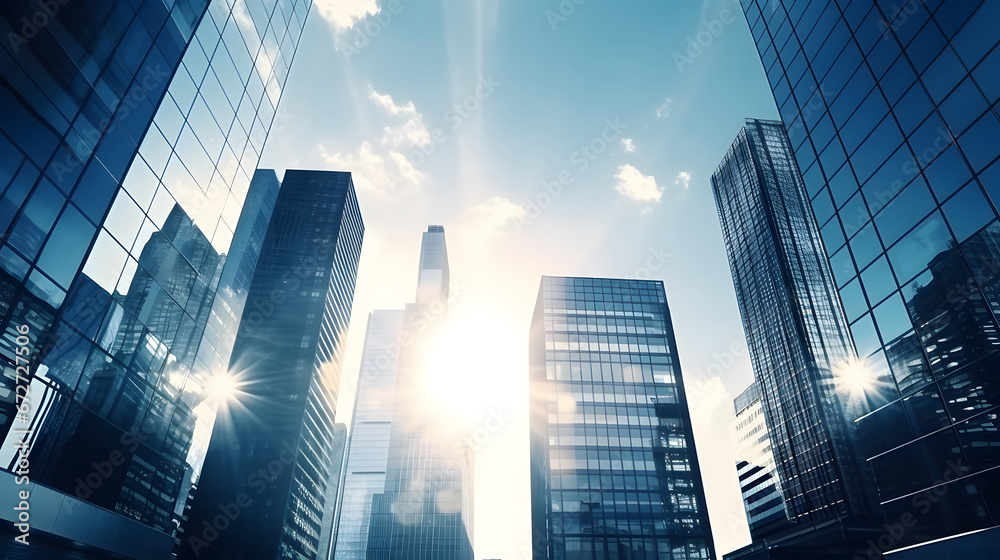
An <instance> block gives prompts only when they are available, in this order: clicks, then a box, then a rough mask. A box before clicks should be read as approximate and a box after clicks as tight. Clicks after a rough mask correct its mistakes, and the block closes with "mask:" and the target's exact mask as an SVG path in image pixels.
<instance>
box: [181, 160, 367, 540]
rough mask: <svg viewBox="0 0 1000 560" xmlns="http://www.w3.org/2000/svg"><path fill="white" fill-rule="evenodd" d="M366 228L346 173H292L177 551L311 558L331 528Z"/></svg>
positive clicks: (255, 281) (270, 231) (253, 286)
mask: <svg viewBox="0 0 1000 560" xmlns="http://www.w3.org/2000/svg"><path fill="white" fill-rule="evenodd" d="M363 235H364V226H363V224H362V221H361V214H360V211H359V209H358V203H357V199H356V198H355V195H354V186H353V183H352V181H351V175H350V174H349V173H341V172H327V171H296V170H289V171H287V172H286V173H285V177H284V180H283V181H282V185H281V190H280V192H279V195H278V200H277V204H276V206H275V209H274V216H273V218H272V219H271V224H270V226H269V228H268V230H267V235H266V237H265V239H264V243H263V247H262V249H261V256H260V261H259V262H258V264H257V269H256V271H255V272H254V275H253V280H252V282H251V284H250V292H249V295H248V298H247V306H246V308H245V309H244V312H243V318H242V320H241V321H240V328H239V334H238V335H237V338H236V344H235V346H234V349H233V354H232V360H231V362H230V367H229V375H231V376H232V379H233V381H234V383H235V386H236V387H237V392H236V394H235V397H234V399H232V402H230V403H229V405H228V407H227V408H225V409H224V413H222V414H220V416H219V418H218V420H217V421H216V426H215V430H214V432H213V434H212V441H211V444H210V445H209V449H208V455H207V457H206V459H205V466H204V468H203V471H202V475H201V478H200V480H199V481H198V489H197V491H196V493H195V495H194V499H193V505H192V506H191V509H190V511H189V512H188V515H187V520H186V522H185V523H184V525H183V533H182V534H181V538H180V541H181V543H180V549H179V557H180V558H182V559H193V558H199V557H202V558H205V557H207V558H213V559H220V560H221V559H229V558H269V559H270V558H276V559H285V558H288V559H292V558H295V559H300V558H308V559H310V560H312V559H315V558H316V557H317V550H319V548H320V547H321V545H320V537H321V535H322V532H323V527H324V526H327V525H332V523H333V519H332V515H333V511H334V507H333V504H332V503H328V492H327V490H328V486H329V485H330V484H336V483H337V480H336V479H337V478H339V475H340V468H339V464H335V461H334V455H335V445H334V423H333V418H334V414H335V413H336V406H337V397H338V390H339V387H340V373H341V372H340V364H341V360H342V353H343V345H344V343H345V338H346V334H347V328H348V323H349V321H350V315H351V305H352V303H353V299H354V285H355V280H356V277H357V266H358V259H359V257H360V254H361V240H362V237H363Z"/></svg>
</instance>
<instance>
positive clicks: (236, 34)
mask: <svg viewBox="0 0 1000 560" xmlns="http://www.w3.org/2000/svg"><path fill="white" fill-rule="evenodd" d="M249 4H252V6H251V5H249ZM249 4H248V3H244V2H242V1H239V2H231V3H227V2H224V1H220V0H216V1H213V2H211V3H208V2H204V1H191V0H180V1H177V2H168V3H162V2H160V3H158V2H146V3H138V2H126V1H117V0H113V1H107V2H32V3H25V2H19V3H18V2H15V3H10V2H7V3H4V4H3V6H2V7H0V30H2V31H3V34H4V37H5V40H4V41H3V50H2V51H0V53H2V54H0V56H2V57H3V59H4V64H3V65H2V71H0V72H2V74H0V96H2V99H3V106H4V110H3V112H2V113H3V114H2V115H0V152H2V157H0V159H2V161H3V166H2V167H3V169H2V171H0V192H2V195H0V230H2V235H0V294H2V296H0V328H2V329H3V335H2V337H0V355H2V356H3V364H4V374H3V376H0V395H2V396H0V440H2V444H0V465H2V468H3V469H4V470H3V471H0V488H2V489H3V491H4V492H11V493H15V494H16V492H17V490H18V488H17V486H18V485H17V484H15V476H14V475H13V474H12V471H14V470H15V459H16V458H17V457H16V455H15V451H16V450H17V448H16V447H15V446H17V445H20V444H22V441H23V445H25V446H26V447H22V448H21V449H30V462H31V464H32V467H33V468H32V472H31V480H32V481H33V482H39V483H41V484H39V485H31V492H32V495H34V496H35V497H36V498H37V499H35V500H32V507H33V508H34V509H33V514H34V515H35V519H34V521H35V523H33V524H32V527H31V528H32V531H31V537H32V554H33V555H34V556H33V557H35V558H45V557H46V555H47V554H53V555H54V557H59V558H61V557H63V554H64V552H63V550H64V544H63V543H65V542H66V541H65V540H64V539H69V540H70V541H72V542H74V543H75V544H74V545H73V547H74V550H77V551H80V550H82V551H84V552H80V553H81V554H88V553H89V552H87V551H94V552H95V553H97V554H99V555H100V556H101V557H104V556H106V555H113V554H119V555H124V556H129V557H144V558H155V557H160V556H162V555H169V553H170V549H171V547H172V546H173V544H172V541H173V532H174V529H175V527H176V523H177V518H178V516H179V515H180V513H181V510H182V508H183V504H184V497H185V496H186V494H187V489H188V488H189V487H190V485H191V482H192V481H193V480H194V479H196V478H197V472H198V470H199V469H200V463H201V459H202V457H203V452H204V445H205V443H206V441H205V439H206V437H207V430H209V429H210V427H211V425H212V422H213V420H214V410H213V409H212V407H211V406H209V405H208V404H206V403H205V402H204V401H205V394H204V390H203V388H204V386H205V382H206V379H207V378H208V377H209V375H210V373H209V370H208V369H207V368H208V367H209V364H210V363H216V362H218V361H219V360H217V359H216V358H214V357H212V354H213V353H215V352H218V353H221V354H222V355H223V356H224V355H226V354H228V352H229V350H230V349H231V348H227V347H226V341H227V340H228V341H229V342H228V343H229V344H230V345H231V340H232V338H231V336H230V335H231V333H230V335H227V334H226V333H225V332H220V327H221V328H222V331H225V330H227V329H233V328H235V324H234V323H235V322H234V321H225V320H223V321H218V320H216V321H215V322H214V327H213V328H212V330H211V332H208V331H207V330H206V329H208V327H207V326H206V323H208V324H212V321H213V319H212V317H213V313H216V314H217V313H220V312H221V313H225V311H226V309H225V307H226V306H224V305H223V303H222V301H221V300H220V299H219V298H217V297H216V293H217V292H218V291H219V290H220V287H219V286H220V283H221V282H222V278H223V277H225V278H227V279H229V278H234V277H232V276H227V273H226V269H227V268H228V267H229V266H230V265H231V264H235V263H241V262H242V263H244V264H247V263H249V264H251V265H252V263H253V262H254V261H255V260H256V255H255V254H254V251H255V250H256V249H255V248H254V246H253V244H252V243H249V238H250V236H251V235H252V234H251V232H250V231H247V232H246V234H245V235H244V236H243V240H242V241H235V240H234V239H233V237H234V233H235V232H236V230H237V229H238V227H237V223H238V221H239V220H240V217H241V210H244V211H245V212H244V213H247V214H249V215H251V216H252V217H253V219H257V218H258V217H259V218H262V219H264V220H265V221H266V220H267V219H268V216H269V212H270V207H267V208H265V207H264V205H263V203H260V202H259V201H258V202H254V201H248V200H247V198H248V191H250V190H251V189H250V177H251V175H252V173H253V170H254V168H255V167H256V163H257V158H258V157H259V154H260V151H261V150H262V147H263V142H264V139H265V137H266V135H267V131H268V129H269V127H270V125H271V122H272V121H273V120H274V118H275V113H276V107H277V103H278V99H279V96H280V90H281V87H282V86H283V84H284V81H285V79H286V77H287V74H288V68H289V65H290V64H291V61H292V57H293V56H294V53H295V49H296V46H297V43H298V39H299V36H300V34H301V30H302V25H303V23H304V21H305V16H306V14H307V12H308V8H309V2H308V1H299V2H297V3H296V2H291V3H287V2H281V3H279V2H274V1H268V2H252V3H249ZM279 4H280V6H279ZM260 196H263V194H261V195H260ZM261 200H263V199H261ZM244 204H246V207H244ZM251 229H252V228H251ZM224 288H225V289H228V290H229V291H228V292H227V294H228V296H227V297H229V298H230V302H229V304H228V305H229V307H231V306H233V305H236V306H237V307H238V306H239V305H240V299H241V298H242V297H245V295H241V294H240V293H239V290H238V287H234V286H228V287H226V286H224ZM216 316H217V315H216ZM18 329H22V330H27V332H28V334H27V335H25V336H27V340H28V344H27V345H24V346H23V347H24V348H26V349H27V350H29V351H30V356H31V363H30V364H29V367H28V369H29V373H30V375H28V376H24V375H21V376H18V375H17V374H16V367H17V366H18V365H22V364H18V363H17V359H16V358H17V357H16V354H15V353H16V350H17V348H18V345H17V343H16V341H17V337H18V336H19V335H20V334H22V333H19V332H18ZM216 335H221V338H216V339H213V341H212V342H209V343H205V341H206V339H207V338H208V337H209V336H216ZM217 343H221V344H217ZM18 385H20V386H21V387H22V388H21V389H20V390H21V391H24V390H25V389H27V390H28V393H29V394H30V396H31V397H30V399H29V400H28V401H27V402H28V404H29V408H30V412H29V413H28V414H27V415H23V416H20V417H16V416H15V415H14V410H15V405H16V404H20V403H18V402H17V401H16V395H17V391H18V389H17V386H18ZM15 430H17V431H15ZM18 431H26V432H28V434H22V433H18ZM0 517H3V518H4V519H11V518H10V512H9V511H5V512H3V513H0ZM46 519H49V520H52V521H51V522H45V521H43V520H46ZM4 526H5V527H6V524H4ZM4 531H6V529H4ZM3 540H4V542H2V543H0V552H4V553H6V552H7V550H6V548H7V546H8V544H7V539H3ZM16 546H22V545H16ZM11 552H12V553H15V552H16V551H11Z"/></svg>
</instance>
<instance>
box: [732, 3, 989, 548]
mask: <svg viewBox="0 0 1000 560" xmlns="http://www.w3.org/2000/svg"><path fill="white" fill-rule="evenodd" d="M900 6H901V7H900ZM900 6H896V5H889V4H887V3H870V2H846V1H839V0H838V1H837V2H833V3H811V4H809V5H806V4H805V3H801V2H795V3H794V4H793V3H792V2H766V3H765V2H763V1H760V0H744V1H743V7H744V9H745V11H746V15H747V21H748V22H749V25H750V29H751V31H752V35H753V37H754V40H755V41H756V43H757V49H758V51H759V52H760V55H761V60H762V61H763V65H764V70H765V71H766V73H767V77H768V81H769V82H770V84H771V88H772V91H773V92H774V98H775V102H776V103H777V106H778V109H779V112H780V114H781V118H782V120H783V121H784V123H785V125H786V126H787V129H788V134H789V138H790V140H791V146H792V148H793V151H794V154H795V159H796V161H797V163H798V167H799V169H800V170H801V172H802V176H803V179H804V183H805V189H806V192H807V194H808V198H809V202H810V206H811V210H812V213H813V214H814V216H815V219H816V222H817V223H818V224H819V226H820V228H821V229H820V231H821V233H822V236H823V242H824V245H825V248H826V251H827V254H828V256H829V263H830V267H831V269H832V270H833V276H834V281H835V286H836V288H837V289H838V290H839V291H840V297H841V300H842V301H843V304H844V308H845V312H846V315H847V320H848V321H849V324H850V329H851V332H852V334H853V338H854V342H855V344H856V346H857V350H858V353H859V355H860V356H861V359H862V361H863V362H864V363H866V364H867V366H868V369H869V372H870V373H869V374H868V375H869V379H875V380H878V379H879V378H882V377H885V376H888V379H885V383H882V384H880V385H879V386H875V385H876V384H875V383H869V384H868V385H869V386H868V387H867V390H868V392H869V393H872V392H873V391H875V392H877V393H878V398H879V399H880V400H883V401H886V402H885V404H883V405H881V406H879V408H877V409H876V410H873V411H872V412H871V413H869V414H868V415H866V416H864V417H863V418H861V419H860V420H858V426H859V429H860V431H861V432H862V433H863V435H864V437H863V438H862V442H863V443H864V444H866V447H867V448H866V449H865V455H866V457H867V458H868V461H869V463H870V464H871V466H872V468H873V470H874V472H875V479H876V482H877V486H878V499H879V501H880V503H881V509H882V510H883V511H884V514H885V517H886V520H887V521H888V522H889V523H890V524H900V523H902V522H903V521H905V522H906V525H907V526H906V527H905V528H906V530H905V531H889V530H884V532H883V534H882V535H881V536H880V537H879V538H878V539H873V544H872V546H871V547H870V548H871V549H872V552H873V553H879V552H882V551H884V550H887V549H894V548H899V547H901V546H905V545H911V544H917V543H921V542H925V541H928V540H932V539H938V538H948V537H952V536H955V535H961V534H965V533H971V534H969V535H967V536H965V537H963V539H962V540H963V541H964V542H965V543H968V544H967V545H957V544H956V546H967V547H968V549H969V550H972V549H975V548H976V547H979V549H982V548H983V547H986V546H988V545H985V544H983V543H985V542H986V540H985V539H988V538H995V537H990V535H995V534H997V533H998V532H1000V529H996V528H995V527H997V525H1000V490H998V489H1000V471H998V470H997V469H995V468H994V467H995V466H996V455H995V453H992V452H990V453H985V452H984V450H986V449H995V448H996V445H997V441H998V440H997V437H998V435H997V434H1000V431H998V426H997V424H996V420H995V419H994V417H995V415H996V413H997V410H998V406H1000V393H998V392H997V390H998V388H997V384H996V382H995V380H994V378H995V377H996V376H995V372H996V371H997V368H998V367H1000V353H998V350H1000V337H998V336H997V328H998V327H997V315H996V313H997V312H998V309H1000V308H998V307H997V294H996V284H997V282H998V280H997V279H998V274H997V271H998V269H1000V267H998V266H997V262H998V257H1000V253H998V251H997V248H998V245H997V243H996V236H997V235H998V233H1000V225H998V224H1000V222H997V216H998V214H997V200H998V199H997V197H998V196H1000V175H998V172H1000V165H998V164H997V163H996V159H997V156H998V155H1000V143H998V142H997V141H996V139H997V137H998V136H1000V117H998V114H997V109H996V103H997V101H998V99H1000V82H998V81H997V76H1000V50H998V49H997V43H998V41H1000V30H998V29H997V27H996V25H995V23H996V21H997V19H998V18H1000V2H997V1H996V0H977V1H970V2H959V3H954V2H952V3H946V2H907V3H901V4H900ZM928 492H930V493H932V495H933V496H934V498H935V499H934V500H927V499H925V497H926V496H927V495H928V494H927V493H928ZM890 528H892V525H890ZM982 529H990V530H989V531H986V532H979V533H972V532H974V531H979V530H982ZM963 550H965V549H963ZM918 554H920V553H919V551H918V550H917V549H911V550H910V551H906V552H902V553H899V554H896V555H895V556H894V557H896V558H901V559H903V558H907V557H910V556H909V555H913V556H912V557H916V555H918ZM965 557H966V558H986V557H988V556H984V555H983V554H982V553H980V554H979V556H975V555H971V553H970V555H967V556H965Z"/></svg>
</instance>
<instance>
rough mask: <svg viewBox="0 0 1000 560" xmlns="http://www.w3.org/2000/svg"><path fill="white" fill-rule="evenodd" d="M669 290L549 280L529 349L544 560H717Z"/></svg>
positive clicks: (535, 490)
mask: <svg viewBox="0 0 1000 560" xmlns="http://www.w3.org/2000/svg"><path fill="white" fill-rule="evenodd" d="M676 348H677V347H676V343H675V341H674V334H673V327H672V325H671V322H670V313H669V310H668V308H667V300H666V294H665V292H664V290H663V283H662V282H660V281H646V280H614V279H599V278H559V277H548V276H546V277H543V278H542V285H541V289H540V290H539V294H538V300H537V304H536V306H535V313H534V317H533V319H532V326H531V337H530V342H529V350H528V352H529V360H530V386H529V397H530V410H531V419H530V422H531V448H530V449H531V450H530V455H531V503H532V512H531V515H532V534H533V535H534V538H533V539H534V546H533V548H534V556H533V557H534V558H535V559H536V560H539V559H543V560H583V559H594V560H609V559H612V558H648V559H658V560H682V559H685V560H686V559H692V560H693V559H709V558H713V559H714V558H715V552H714V546H713V542H712V534H711V529H710V526H709V520H708V511H707V509H706V506H705V496H704V491H703V486H702V481H701V474H700V469H699V466H698V457H697V453H696V451H695V444H694V438H693V435H692V431H691V419H690V415H689V413H688V408H687V398H686V395H685V392H684V383H683V378H682V376H681V371H680V363H679V362H678V357H677V350H676Z"/></svg>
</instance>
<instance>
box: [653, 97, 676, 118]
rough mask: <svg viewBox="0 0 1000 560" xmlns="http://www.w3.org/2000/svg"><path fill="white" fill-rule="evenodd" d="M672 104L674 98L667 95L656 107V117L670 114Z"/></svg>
mask: <svg viewBox="0 0 1000 560" xmlns="http://www.w3.org/2000/svg"><path fill="white" fill-rule="evenodd" d="M673 104H674V100H673V99H670V98H669V97H668V98H666V99H665V100H664V101H663V104H662V105H660V106H659V107H657V109H656V117H657V118H659V119H662V118H663V117H665V116H667V115H669V114H670V107H671V106H672V105H673Z"/></svg>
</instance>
